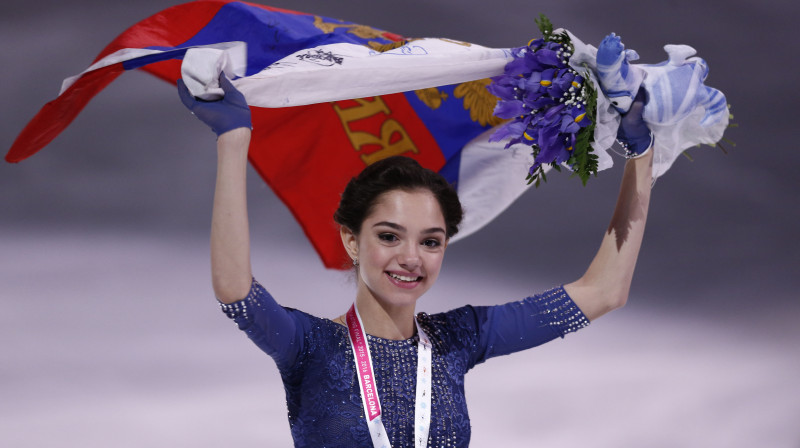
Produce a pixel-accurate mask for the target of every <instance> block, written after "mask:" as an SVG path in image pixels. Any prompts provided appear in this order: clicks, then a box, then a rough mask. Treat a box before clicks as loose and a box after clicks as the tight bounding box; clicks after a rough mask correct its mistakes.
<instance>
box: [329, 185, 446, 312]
mask: <svg viewBox="0 0 800 448" xmlns="http://www.w3.org/2000/svg"><path fill="white" fill-rule="evenodd" d="M445 228H446V227H445V220H444V216H443V215H442V210H441V207H440V206H439V203H438V201H437V200H436V198H435V197H434V196H433V194H432V193H431V192H430V191H428V190H412V191H403V190H391V191H388V192H386V193H384V194H382V195H380V196H379V197H378V198H377V200H376V202H375V205H374V206H373V207H372V210H371V212H370V214H369V215H367V217H366V219H365V220H364V222H363V223H362V225H361V232H360V233H359V234H358V235H353V234H352V233H351V232H349V230H347V229H346V228H343V229H342V240H343V242H344V244H345V248H346V249H347V251H348V253H349V254H350V256H351V257H352V258H356V257H357V258H358V262H359V266H358V293H357V300H375V301H377V302H378V304H379V305H380V306H381V307H383V308H384V309H385V310H386V311H388V312H393V311H396V310H401V309H408V308H409V307H410V308H411V309H412V310H413V307H414V305H415V304H416V301H417V299H418V298H419V297H420V296H421V295H422V294H424V293H425V292H426V291H427V290H428V289H430V287H431V286H433V284H434V283H435V282H436V279H437V277H438V276H439V270H440V268H441V265H442V259H443V258H444V251H445V247H446V245H447V237H446V234H445ZM359 306H361V305H359Z"/></svg>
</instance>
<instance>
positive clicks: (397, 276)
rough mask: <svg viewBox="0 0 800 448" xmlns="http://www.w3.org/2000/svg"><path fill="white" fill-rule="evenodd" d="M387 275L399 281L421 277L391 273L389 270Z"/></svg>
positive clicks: (411, 280) (410, 280) (408, 280)
mask: <svg viewBox="0 0 800 448" xmlns="http://www.w3.org/2000/svg"><path fill="white" fill-rule="evenodd" d="M389 275H390V276H392V278H396V279H397V280H400V281H401V282H415V281H417V280H419V279H420V278H421V277H406V276H404V275H397V274H393V273H391V272H389Z"/></svg>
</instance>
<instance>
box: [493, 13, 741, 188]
mask: <svg viewBox="0 0 800 448" xmlns="http://www.w3.org/2000/svg"><path fill="white" fill-rule="evenodd" d="M536 24H537V25H538V27H539V30H540V31H541V33H542V37H541V38H539V39H534V40H531V41H530V42H529V43H528V45H526V46H523V47H518V48H514V49H512V50H511V54H512V56H513V59H512V60H511V61H510V62H509V63H508V64H507V65H506V66H505V70H504V73H503V74H502V75H500V76H496V77H494V78H492V84H491V85H489V86H488V89H489V91H490V92H491V93H492V94H493V95H495V96H496V97H498V98H499V101H498V103H497V106H496V108H495V111H494V114H495V115H496V116H497V117H499V118H503V119H508V120H509V121H507V122H506V123H505V124H503V125H501V126H499V127H498V128H497V130H496V131H495V132H494V133H493V134H492V136H491V137H490V141H501V140H504V141H507V143H506V145H505V146H506V148H508V147H510V146H512V145H516V144H525V145H529V146H531V148H532V149H533V158H534V161H533V164H532V165H531V167H530V170H529V172H528V183H529V184H530V183H534V182H535V184H536V186H539V183H540V181H542V180H544V181H546V180H547V178H546V175H545V168H546V167H548V166H550V167H552V168H554V169H556V170H557V171H560V167H561V166H562V165H564V166H567V167H568V168H569V169H570V170H572V171H573V172H574V174H575V175H577V176H578V177H579V178H580V179H581V181H582V182H583V184H584V185H586V182H587V181H588V179H589V177H590V176H591V175H596V174H597V171H598V169H599V170H602V169H605V168H608V167H610V166H611V164H612V162H611V158H610V156H609V155H608V154H607V153H606V150H608V149H609V148H610V147H611V146H612V145H613V143H614V140H615V137H616V135H617V128H618V126H619V119H620V114H622V113H625V112H626V111H627V110H628V107H629V106H630V102H631V101H632V100H633V97H634V96H636V93H637V92H638V90H639V88H640V87H641V88H644V89H645V91H646V92H647V95H648V98H649V101H648V102H647V104H646V106H645V108H644V113H643V118H644V120H645V122H646V123H647V125H648V128H649V129H650V130H651V131H652V133H653V134H654V135H655V136H656V138H657V140H656V148H655V156H654V157H655V160H654V165H655V169H654V175H655V176H658V175H660V174H663V172H664V171H666V170H667V169H668V168H669V166H670V165H671V164H672V162H673V161H674V160H675V157H676V156H677V155H678V154H679V153H681V152H683V150H685V149H686V148H688V147H690V146H694V145H697V144H701V143H702V144H710V145H713V144H715V143H716V142H718V141H719V140H720V139H721V138H722V133H723V131H724V129H725V128H726V127H727V125H728V119H729V112H728V106H727V102H726V100H725V96H724V95H723V94H722V93H721V92H719V91H718V90H716V89H713V88H710V87H708V86H705V85H704V83H703V81H704V80H705V78H706V76H707V75H708V66H707V65H706V63H705V61H704V60H702V59H700V58H697V57H691V56H693V55H694V54H695V50H694V49H693V48H692V47H689V46H688V45H666V46H665V47H664V49H665V51H666V52H667V54H668V56H669V60H667V61H665V62H662V63H659V64H652V65H646V64H630V63H629V62H630V61H635V60H637V59H638V57H639V56H638V55H637V54H636V52H635V51H633V50H626V49H625V48H624V45H622V43H621V42H620V40H619V37H618V36H616V35H614V34H613V33H612V34H610V35H609V36H608V37H606V39H604V41H603V42H602V43H601V45H600V48H599V50H598V49H597V48H595V47H593V46H591V45H587V44H584V43H583V42H581V41H580V40H579V39H578V38H577V37H575V36H574V35H573V34H571V33H569V32H568V31H566V30H562V29H559V30H556V31H554V30H553V25H552V23H551V22H550V21H549V20H548V19H547V17H545V16H544V15H543V14H542V15H540V18H539V19H538V20H536ZM601 87H602V88H601ZM598 162H599V164H598Z"/></svg>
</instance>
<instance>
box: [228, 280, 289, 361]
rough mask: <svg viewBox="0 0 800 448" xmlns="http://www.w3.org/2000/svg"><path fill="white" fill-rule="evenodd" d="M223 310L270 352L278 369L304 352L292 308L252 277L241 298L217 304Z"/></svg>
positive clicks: (241, 328)
mask: <svg viewBox="0 0 800 448" xmlns="http://www.w3.org/2000/svg"><path fill="white" fill-rule="evenodd" d="M220 308H221V309H222V311H223V312H224V313H225V314H226V315H227V316H228V317H229V318H231V319H233V321H234V322H236V324H237V325H238V326H239V329H240V330H242V331H244V332H245V333H246V334H247V337H249V338H250V340H252V341H253V342H254V343H255V344H256V345H257V346H258V347H259V348H260V349H261V350H263V351H264V352H265V353H267V354H268V355H270V356H271V357H272V359H274V360H275V363H276V364H277V365H278V368H279V369H280V370H281V371H285V370H286V369H289V368H291V367H292V366H293V365H294V364H295V362H296V361H297V359H298V357H299V355H300V354H301V353H303V341H304V338H303V331H304V329H303V325H302V322H300V321H298V320H297V319H296V316H295V313H294V312H293V311H294V310H291V309H288V308H284V307H282V306H280V305H279V304H278V303H277V302H276V301H275V299H274V298H272V296H271V295H270V294H269V293H268V292H267V290H266V289H264V287H263V286H261V284H259V283H258V282H257V281H256V280H255V279H253V282H252V284H251V286H250V292H249V293H248V294H247V297H245V298H244V299H242V300H239V301H237V302H233V303H230V304H225V303H220Z"/></svg>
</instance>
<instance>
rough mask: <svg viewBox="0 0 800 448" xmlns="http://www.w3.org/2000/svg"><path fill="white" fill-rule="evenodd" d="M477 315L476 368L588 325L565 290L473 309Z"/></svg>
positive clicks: (556, 290)
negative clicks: (480, 364) (493, 359)
mask: <svg viewBox="0 0 800 448" xmlns="http://www.w3.org/2000/svg"><path fill="white" fill-rule="evenodd" d="M474 312H475V319H476V324H477V335H476V336H477V340H476V342H477V344H476V346H475V351H474V353H473V356H474V358H473V360H472V361H473V365H474V364H478V363H481V362H483V361H485V360H487V359H489V358H492V357H495V356H501V355H507V354H510V353H514V352H518V351H521V350H525V349H528V348H531V347H536V346H537V345H541V344H544V343H545V342H548V341H551V340H553V339H555V338H557V337H561V338H563V337H564V336H565V335H566V334H567V333H571V332H573V331H577V330H579V329H581V328H583V327H585V326H587V325H589V320H588V319H587V318H586V316H584V314H583V312H581V310H580V308H578V306H577V305H576V304H575V302H573V301H572V299H571V298H570V297H569V295H568V294H567V292H566V291H565V290H564V288H563V287H557V288H553V289H551V290H549V291H546V292H544V293H542V294H537V295H535V296H531V297H528V298H526V299H523V300H520V301H516V302H510V303H506V304H504V305H496V306H489V307H474Z"/></svg>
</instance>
